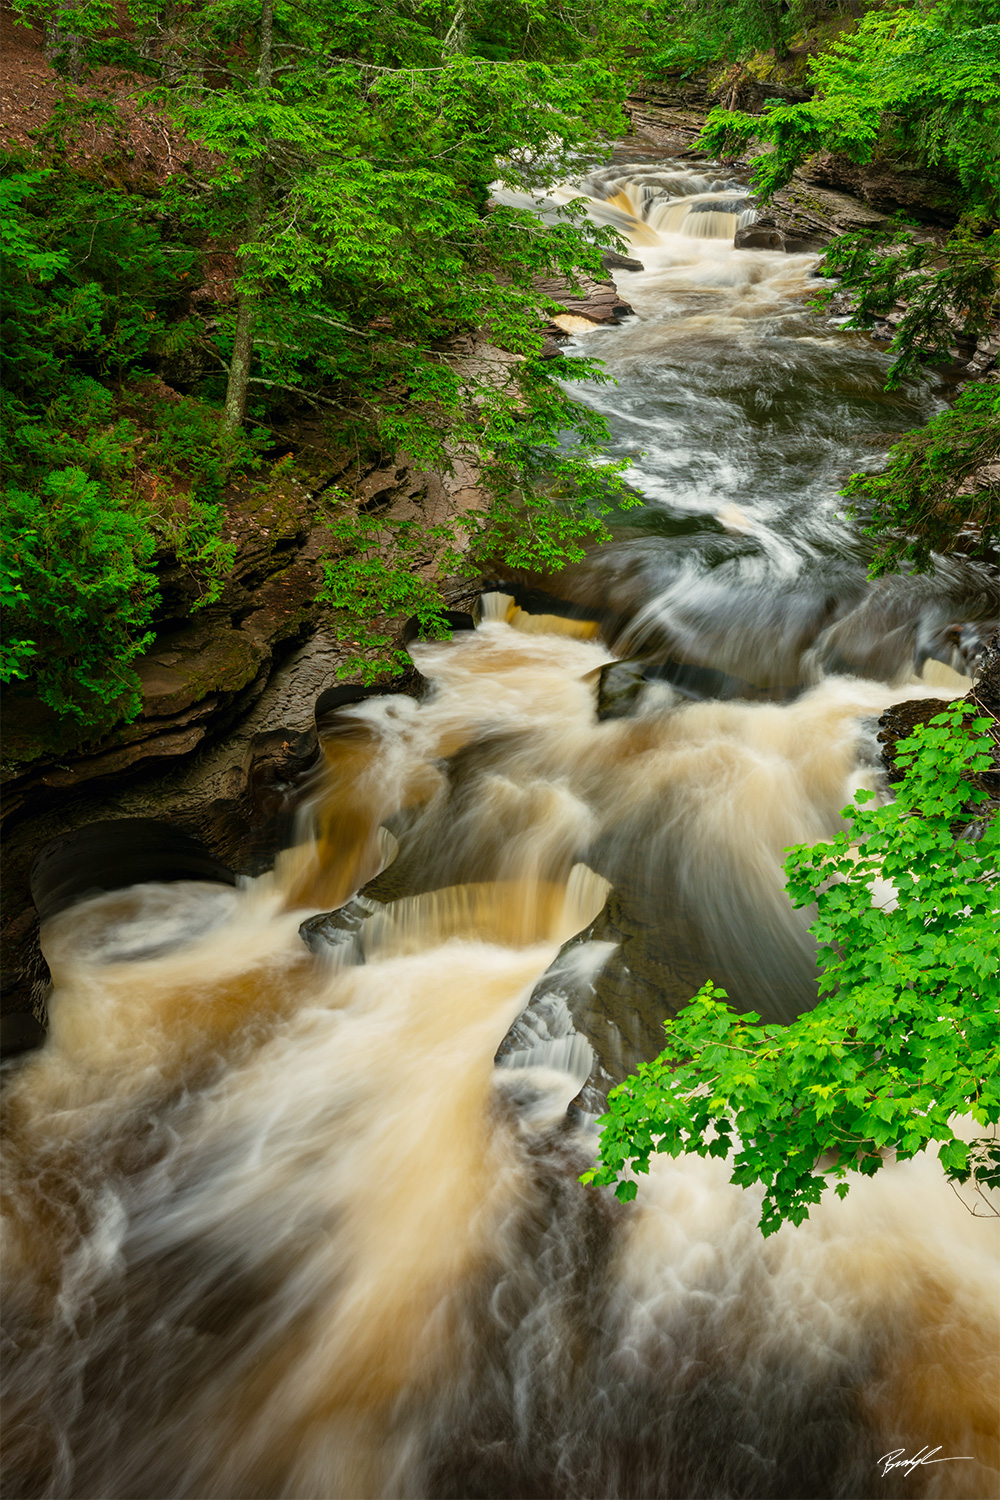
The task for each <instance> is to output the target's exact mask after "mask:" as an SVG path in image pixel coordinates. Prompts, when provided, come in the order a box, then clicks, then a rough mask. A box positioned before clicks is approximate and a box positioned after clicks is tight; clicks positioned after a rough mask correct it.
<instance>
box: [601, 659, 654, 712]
mask: <svg viewBox="0 0 1000 1500" xmlns="http://www.w3.org/2000/svg"><path fill="white" fill-rule="evenodd" d="M645 666H646V664H645V662H641V661H609V662H608V663H607V664H606V665H605V666H603V667H601V669H600V671H599V672H598V674H597V717H598V719H601V720H604V719H627V718H629V717H630V716H631V715H632V714H634V713H635V711H636V708H637V706H638V702H639V699H640V697H641V696H642V693H643V690H644V689H645V687H646V683H647V679H646V676H645Z"/></svg>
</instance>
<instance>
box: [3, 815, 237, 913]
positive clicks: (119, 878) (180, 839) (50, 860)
mask: <svg viewBox="0 0 1000 1500" xmlns="http://www.w3.org/2000/svg"><path fill="white" fill-rule="evenodd" d="M29 878H30V882H31V896H32V900H33V901H34V904H35V910H36V911H37V912H38V915H39V918H40V919H41V921H43V922H45V921H47V920H48V919H49V917H54V916H55V915H56V913H57V912H60V911H64V910H65V909H66V908H67V907H69V906H73V905H74V904H75V903H76V902H78V901H83V900H86V899H87V898H88V897H90V896H94V895H97V894H99V893H100V892H103V891H117V890H123V889H124V888H125V887H126V886H130V885H140V884H143V883H145V882H147V881H151V880H155V881H165V882H172V881H176V880H208V881H214V882H217V883H219V884H222V885H235V884H236V876H235V875H234V874H233V872H232V870H230V869H228V867H227V866H226V865H224V864H223V863H222V862H221V860H218V859H216V858H215V856H214V855H213V854H211V853H210V852H209V850H208V849H207V848H206V847H205V845H204V844H203V843H202V842H201V841H200V840H199V839H196V838H193V837H192V836H191V834H189V833H185V832H184V831H183V830H182V829H180V828H174V827H171V826H170V824H169V823H160V822H157V821H156V820H155V819H153V818H120V819H115V820H113V821H109V822H101V823H90V824H88V825H87V826H86V827H85V828H79V829H76V830H75V831H74V832H73V833H71V834H68V835H67V836H66V837H65V838H59V839H54V840H53V841H52V842H50V843H48V844H46V845H45V847H44V848H43V849H41V850H40V852H39V853H38V854H37V855H36V856H35V859H34V861H33V862H32V866H31V873H30V877H29Z"/></svg>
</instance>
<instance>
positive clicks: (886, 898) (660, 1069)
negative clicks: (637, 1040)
mask: <svg viewBox="0 0 1000 1500" xmlns="http://www.w3.org/2000/svg"><path fill="white" fill-rule="evenodd" d="M968 713H969V709H968V705H966V704H964V703H963V704H956V705H953V706H952V707H950V708H948V709H946V710H945V711H944V712H943V713H941V714H939V715H938V716H937V717H936V718H934V719H933V720H932V721H931V723H930V725H928V726H919V727H918V728H917V729H916V731H915V732H914V734H913V736H912V737H911V738H910V739H909V740H907V741H905V742H904V743H903V744H902V745H901V746H900V747H899V749H898V753H897V763H898V764H900V765H903V766H905V768H906V770H905V775H904V777H903V780H902V781H901V783H900V784H899V785H898V787H897V788H896V800H895V801H893V802H890V803H888V804H887V805H885V806H883V807H877V806H865V805H864V804H866V803H870V802H871V801H872V798H873V794H872V793H871V792H860V793H858V795H857V797H856V799H855V806H853V807H851V808H847V809H845V813H844V816H845V817H846V818H847V819H848V820H849V821H850V824H851V827H850V830H849V831H847V832H841V833H839V834H838V835H837V836H836V838H834V839H833V841H832V842H830V843H828V844H819V845H817V846H816V847H815V848H809V847H808V846H802V847H799V848H796V849H792V850H791V851H790V853H789V857H788V859H787V861H786V869H787V871H788V877H789V879H788V890H789V894H790V896H791V899H792V901H793V903H794V905H796V906H806V905H809V904H810V903H812V902H814V901H815V903H816V906H817V911H818V915H817V918H816V920H815V922H814V923H813V926H812V931H813V933H814V934H815V936H816V938H817V939H818V941H819V945H820V952H821V960H822V971H823V972H822V978H821V981H820V990H821V996H822V998H821V1000H820V1002H819V1004H818V1005H817V1006H816V1008H815V1010H813V1011H811V1012H809V1013H808V1014H806V1015H804V1016H801V1017H800V1018H799V1019H798V1020H796V1021H795V1022H794V1023H793V1024H792V1025H790V1026H787V1027H782V1026H762V1025H760V1024H759V1017H758V1016H756V1015H755V1014H754V1013H752V1012H750V1013H748V1014H746V1015H742V1016H741V1015H737V1014H736V1013H735V1012H734V1011H733V1010H732V1009H731V1008H730V1007H729V1006H728V1005H727V1004H726V1003H725V994H724V992H723V991H721V990H718V989H716V988H715V986H714V985H711V984H708V985H706V986H705V988H704V989H703V990H702V991H701V992H700V993H699V994H698V995H697V996H696V997H695V998H694V1000H693V1001H692V1002H691V1004H690V1005H688V1006H687V1007H686V1008H685V1009H684V1010H683V1011H681V1013H680V1015H679V1016H678V1017H677V1018H676V1019H675V1020H670V1021H668V1022H667V1023H666V1031H667V1047H666V1049H665V1050H664V1052H663V1053H662V1054H661V1055H660V1057H659V1058H657V1060H656V1061H655V1062H652V1063H649V1064H643V1065H642V1066H640V1068H639V1069H638V1070H637V1072H636V1074H635V1075H634V1076H633V1077H631V1078H629V1079H626V1081H625V1082H624V1083H622V1084H621V1085H619V1087H618V1088H616V1089H614V1090H613V1091H612V1093H611V1095H610V1097H609V1101H608V1103H609V1112H608V1114H607V1115H606V1116H605V1117H604V1121H603V1124H604V1132H603V1135H602V1138H601V1147H600V1159H599V1164H598V1166H597V1167H595V1168H594V1170H593V1171H591V1172H588V1173H587V1174H585V1177H584V1179H583V1180H584V1181H592V1182H597V1183H599V1184H610V1183H614V1182H616V1181H617V1182H618V1186H617V1189H616V1191H617V1193H618V1196H619V1197H620V1198H622V1199H625V1200H628V1199H630V1198H633V1197H635V1194H636V1183H635V1180H634V1177H633V1176H632V1175H631V1173H635V1172H640V1173H641V1172H648V1170H649V1163H650V1158H651V1156H652V1154H653V1153H654V1152H663V1153H666V1154H667V1155H670V1156H679V1155H681V1154H682V1153H685V1152H694V1153H696V1154H697V1155H699V1156H730V1154H731V1155H732V1163H731V1164H732V1181H733V1182H734V1183H737V1184H739V1185H740V1186H741V1187H749V1186H751V1185H752V1184H755V1183H762V1184H763V1186H764V1200H763V1207H762V1212H761V1219H760V1227H761V1231H762V1233H764V1234H765V1235H767V1234H772V1233H773V1232H774V1231H775V1230H776V1229H778V1228H779V1227H780V1225H781V1224H782V1223H783V1222H785V1221H786V1220H787V1221H790V1222H791V1223H793V1224H798V1223H801V1222H802V1220H803V1219H805V1218H806V1217H808V1214H809V1209H810V1207H811V1206H812V1204H814V1203H817V1202H819V1200H820V1198H821V1196H822V1194H823V1193H824V1191H825V1190H826V1189H827V1187H828V1186H830V1185H831V1183H832V1184H834V1185H835V1191H836V1192H837V1194H838V1196H840V1197H843V1196H844V1195H845V1194H846V1193H847V1191H848V1188H849V1185H850V1184H849V1178H850V1176H851V1174H853V1173H861V1174H862V1175H863V1176H872V1175H873V1174H874V1173H876V1172H877V1171H879V1170H880V1168H881V1167H882V1166H883V1164H884V1162H885V1160H886V1159H887V1158H889V1157H892V1156H895V1157H896V1158H898V1159H900V1160H904V1159H906V1158H907V1157H912V1156H915V1155H916V1154H917V1153H918V1152H921V1151H925V1150H927V1149H928V1148H929V1147H931V1146H934V1145H936V1146H937V1147H938V1157H939V1160H940V1162H941V1165H942V1167H943V1169H944V1171H945V1173H946V1174H947V1176H948V1177H949V1178H950V1179H951V1180H953V1181H956V1182H964V1181H967V1180H968V1179H969V1177H970V1175H971V1174H973V1173H975V1174H976V1181H977V1182H978V1183H979V1184H980V1185H983V1186H996V1185H998V1184H1000V1150H998V1147H997V1141H996V1138H995V1135H994V1136H993V1137H989V1136H984V1137H982V1138H980V1139H979V1140H978V1141H977V1142H976V1144H975V1146H974V1147H972V1148H970V1146H969V1145H968V1144H967V1143H966V1142H965V1141H963V1140H962V1139H960V1137H959V1136H958V1135H957V1134H956V1132H955V1129H954V1125H953V1116H955V1115H968V1116H971V1118H972V1119H973V1120H974V1121H975V1122H976V1123H977V1124H978V1125H979V1126H980V1127H989V1126H994V1127H995V1126H996V1124H997V1122H998V1120H1000V1068H998V1063H1000V1056H998V1050H1000V1049H998V1036H1000V1030H998V1005H1000V924H998V923H997V900H998V894H1000V819H998V817H997V809H996V804H995V803H991V802H990V800H989V797H988V794H987V792H986V790H984V789H983V786H982V784H981V782H980V781H979V778H980V777H981V774H982V773H983V772H986V771H989V770H990V768H991V765H992V764H993V756H994V755H995V753H996V746H997V738H998V736H997V724H996V721H995V720H993V719H988V718H973V719H972V720H971V721H970V720H969V719H968V718H967V717H966V715H967V714H968ZM970 778H972V781H970ZM626 1173H628V1174H629V1175H626Z"/></svg>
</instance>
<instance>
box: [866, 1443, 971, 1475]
mask: <svg viewBox="0 0 1000 1500" xmlns="http://www.w3.org/2000/svg"><path fill="white" fill-rule="evenodd" d="M940 1452H941V1449H940V1448H921V1450H920V1452H919V1453H918V1454H917V1455H916V1457H915V1458H907V1457H906V1449H905V1448H894V1449H893V1450H892V1452H891V1453H883V1454H882V1457H881V1458H880V1459H879V1463H880V1464H881V1465H882V1474H883V1476H884V1475H886V1474H888V1472H889V1470H890V1469H905V1470H906V1472H907V1473H908V1474H911V1473H912V1472H913V1470H914V1469H919V1468H920V1466H921V1464H960V1463H962V1462H964V1461H965V1460H966V1459H968V1458H970V1457H971V1455H970V1454H968V1453H963V1454H961V1455H956V1456H955V1457H954V1458H935V1457H934V1455H935V1453H940Z"/></svg>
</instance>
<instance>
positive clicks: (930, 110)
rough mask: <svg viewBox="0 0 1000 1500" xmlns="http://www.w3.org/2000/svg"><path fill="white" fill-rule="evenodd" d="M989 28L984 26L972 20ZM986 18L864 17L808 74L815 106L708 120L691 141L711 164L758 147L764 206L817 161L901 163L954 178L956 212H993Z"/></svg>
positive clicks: (894, 12) (998, 179) (995, 31)
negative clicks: (808, 161)
mask: <svg viewBox="0 0 1000 1500" xmlns="http://www.w3.org/2000/svg"><path fill="white" fill-rule="evenodd" d="M984 12H985V14H986V15H988V16H989V20H990V22H991V23H993V24H983V20H982V18H983V13H984ZM996 21H997V16H996V14H995V9H992V8H991V7H983V8H981V9H980V8H978V7H969V6H962V5H953V4H943V5H939V6H937V7H936V8H935V9H933V10H930V11H925V10H924V9H922V8H921V7H919V6H912V7H907V6H895V7H893V8H891V9H887V10H881V9H876V10H870V11H869V12H868V13H867V14H866V15H865V16H864V17H863V19H862V21H861V22H860V24H859V26H858V27H857V29H856V30H855V31H853V32H850V33H846V34H844V35H843V36H841V37H839V38H838V39H837V40H836V41H834V42H833V43H832V45H831V46H830V47H829V48H827V49H824V50H823V51H821V52H820V53H819V55H818V56H817V57H816V58H815V60H814V61H813V63H812V65H811V69H810V75H811V78H810V81H811V83H812V86H813V88H814V89H815V97H814V98H812V99H810V100H808V101H807V102H806V103H804V104H771V105H770V106H769V107H768V108H767V109H766V110H765V111H764V113H763V114H762V115H748V114H743V113H740V112H739V111H727V110H713V111H712V113H711V115H710V116H709V119H708V123H707V125H706V128H705V130H704V132H703V134H702V138H701V139H702V143H703V144H704V145H705V147H706V149H708V150H709V151H712V152H730V151H739V150H742V149H743V148H744V147H745V146H746V145H747V144H748V143H749V142H751V141H753V140H755V139H756V140H761V141H765V142H767V143H768V146H769V147H770V149H769V150H768V151H767V152H766V153H765V154H763V155H761V156H758V157H756V158H755V159H754V163H753V165H754V186H755V189H756V191H757V192H758V193H759V194H760V196H761V197H762V198H764V199H767V198H768V197H769V196H770V195H771V194H773V193H774V192H776V191H777V190H778V189H779V188H781V187H784V185H785V184H786V183H787V182H788V181H789V179H790V178H791V175H792V173H793V171H794V170H795V168H796V167H797V166H798V165H799V164H800V163H801V162H802V161H804V160H805V158H806V157H808V156H811V155H812V154H813V153H814V152H816V151H820V150H826V151H835V152H839V153H842V154H843V155H845V156H848V157H849V158H850V159H851V160H852V161H857V162H869V161H871V160H873V158H874V157H875V156H876V154H878V155H881V156H882V157H884V158H892V157H894V156H898V155H899V154H900V153H908V154H909V155H910V156H911V159H913V160H916V161H918V162H920V163H923V164H924V165H926V166H929V167H932V168H941V169H942V170H944V171H945V172H947V173H949V174H951V175H952V176H954V177H955V178H956V179H957V181H958V183H959V184H960V186H961V190H962V205H961V206H962V207H963V208H964V209H965V210H966V211H967V212H970V213H979V214H986V215H995V214H996V213H997V210H998V208H1000V166H998V159H997V151H996V141H997V136H998V131H1000V25H997V24H995V23H996Z"/></svg>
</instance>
